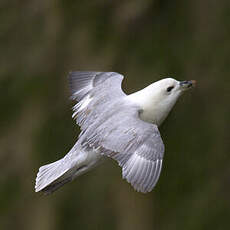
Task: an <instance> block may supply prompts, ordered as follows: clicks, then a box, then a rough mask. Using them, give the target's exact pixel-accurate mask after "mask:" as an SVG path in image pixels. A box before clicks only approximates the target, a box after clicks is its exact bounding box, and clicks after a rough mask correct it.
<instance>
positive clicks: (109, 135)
mask: <svg viewBox="0 0 230 230" xmlns="http://www.w3.org/2000/svg"><path fill="white" fill-rule="evenodd" d="M79 143H80V144H81V145H82V146H84V147H86V148H90V149H92V148H94V149H98V150H99V151H100V152H101V154H103V155H105V156H108V157H111V158H113V159H115V160H116V161H117V162H118V163H119V165H120V166H121V167H122V176H123V178H125V179H126V180H127V181H128V182H129V183H131V185H132V186H133V187H134V188H135V189H136V190H137V191H141V192H143V193H146V192H150V191H151V190H152V189H153V188H154V186H155V185H156V183H157V181H158V178H159V176H160V172H161V166H162V159H163V155H164V144H163V141H162V139H161V136H160V132H159V130H158V128H157V126H156V125H154V124H150V123H147V122H144V121H142V120H140V119H139V115H138V108H137V107H136V106H133V105H129V103H126V102H125V101H124V102H123V103H121V102H120V103H119V104H118V103H117V104H114V105H113V106H112V107H110V116H109V117H108V116H106V115H104V116H103V115H102V116H101V117H100V119H98V120H97V121H95V123H93V124H92V125H91V126H90V127H88V128H87V129H86V130H84V132H82V134H81V136H80V139H79Z"/></svg>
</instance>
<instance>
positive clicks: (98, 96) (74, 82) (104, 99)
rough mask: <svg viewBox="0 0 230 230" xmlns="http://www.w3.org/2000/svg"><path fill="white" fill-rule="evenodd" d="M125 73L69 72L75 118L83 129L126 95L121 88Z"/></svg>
mask: <svg viewBox="0 0 230 230" xmlns="http://www.w3.org/2000/svg"><path fill="white" fill-rule="evenodd" d="M123 78H124V77H123V75H121V74H118V73H115V72H84V71H76V72H71V73H70V74H69V84H70V89H71V93H72V96H71V98H72V99H73V100H76V101H77V102H78V103H77V104H76V105H75V106H74V107H73V111H74V113H73V116H72V117H73V118H75V119H76V121H77V124H78V125H80V126H81V129H85V127H88V126H89V125H90V124H92V123H93V122H94V121H95V120H96V119H97V118H98V116H99V115H100V113H101V112H102V111H103V110H104V108H106V107H107V105H108V104H111V102H112V101H114V100H116V99H118V98H119V97H122V96H126V94H125V93H124V92H123V91H122V89H121V83H122V80H123Z"/></svg>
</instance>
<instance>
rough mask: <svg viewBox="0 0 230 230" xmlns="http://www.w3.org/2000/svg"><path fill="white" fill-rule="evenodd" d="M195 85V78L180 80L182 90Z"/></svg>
mask: <svg viewBox="0 0 230 230" xmlns="http://www.w3.org/2000/svg"><path fill="white" fill-rule="evenodd" d="M195 85H196V81H195V80H191V81H180V87H181V89H183V90H187V89H190V88H192V87H195Z"/></svg>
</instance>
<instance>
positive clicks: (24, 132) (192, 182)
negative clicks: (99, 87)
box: [0, 0, 230, 230]
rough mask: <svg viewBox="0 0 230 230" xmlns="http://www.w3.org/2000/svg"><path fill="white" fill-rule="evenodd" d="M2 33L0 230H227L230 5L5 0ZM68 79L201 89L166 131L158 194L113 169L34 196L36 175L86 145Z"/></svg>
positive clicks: (128, 87) (0, 5)
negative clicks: (177, 83) (107, 78)
mask: <svg viewBox="0 0 230 230" xmlns="http://www.w3.org/2000/svg"><path fill="white" fill-rule="evenodd" d="M0 21H1V23H0V51H1V53H0V104H1V112H0V127H1V129H0V130H1V131H0V168H1V173H0V229H25V230H30V229H34V230H36V229H37V230H41V229H42V230H48V229H49V230H54V229H55V230H59V229H60V230H61V229H85V230H91V229H111V230H113V229H120V230H129V229H157V230H167V229H168V230H169V229H170V230H179V229H183V230H184V229H186V230H189V229H191V230H194V229H196V230H199V229H202V230H203V229H209V230H211V229H229V218H230V199H229V194H230V167H229V165H230V154H229V152H230V144H229V122H230V119H229V117H230V116H229V114H230V106H229V99H230V97H229V96H230V90H229V87H230V84H229V82H230V80H229V74H230V63H229V59H230V56H229V53H230V4H229V0H222V1H216V0H204V1H200V0H188V1H179V0H174V1H168V0H154V1H151V0H145V1H141V0H128V1H119V0H118V1H108V0H94V1H87V0H85V1H77V0H75V1H73V0H71V1H64V0H40V1H36V0H30V1H28V0H21V1H17V0H12V1H7V0H1V2H0ZM70 70H99V71H116V72H120V73H122V74H124V75H125V76H126V79H125V82H124V84H123V88H124V89H125V91H126V92H127V93H130V92H132V91H135V90H138V89H141V88H142V87H144V86H146V85H148V84H150V83H152V82H153V81H155V80H158V79H160V78H164V77H166V76H172V77H174V78H176V79H178V80H189V79H196V80H197V82H198V85H197V88H196V89H194V90H193V91H190V92H188V93H186V95H184V96H183V98H181V100H180V101H179V102H178V103H177V105H176V107H175V108H174V110H173V112H172V113H171V114H170V116H169V118H168V119H167V121H166V122H165V123H164V125H163V126H162V127H161V128H160V130H161V133H162V137H163V139H164V142H165V144H166V153H165V159H164V165H163V171H162V174H161V177H160V180H159V182H158V184H157V186H156V188H155V189H154V190H153V192H151V193H149V194H146V195H143V194H140V193H137V192H135V191H133V189H132V188H131V186H130V185H129V184H128V183H126V182H125V181H123V180H122V179H121V169H120V168H119V167H118V166H117V164H116V163H115V162H113V161H110V162H109V163H108V164H106V165H102V166H101V167H100V168H98V169H95V170H94V171H91V172H90V173H88V174H87V175H84V176H82V177H79V178H78V179H77V180H76V181H75V182H73V183H71V184H70V185H66V186H65V187H63V189H61V190H59V191H57V192H56V193H54V194H53V195H51V196H42V195H41V194H36V193H35V192H34V189H33V187H34V179H35V176H36V173H37V169H38V167H39V166H40V165H42V164H45V163H48V162H51V161H55V160H57V159H58V158H61V157H62V156H63V155H64V154H65V153H66V152H67V151H68V150H69V149H70V148H71V146H72V145H73V144H74V142H75V141H76V138H77V136H78V133H79V129H78V127H77V126H76V125H75V123H74V121H73V120H72V119H71V106H72V103H71V102H70V101H69V100H68V97H69V91H68V82H67V74H68V72H69V71H70Z"/></svg>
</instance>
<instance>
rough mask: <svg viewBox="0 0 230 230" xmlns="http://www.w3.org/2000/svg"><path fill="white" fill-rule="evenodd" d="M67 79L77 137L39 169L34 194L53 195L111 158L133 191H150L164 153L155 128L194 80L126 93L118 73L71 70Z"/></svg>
mask: <svg viewBox="0 0 230 230" xmlns="http://www.w3.org/2000/svg"><path fill="white" fill-rule="evenodd" d="M69 80H70V88H71V91H72V99H73V100H75V101H77V102H78V103H77V104H76V105H75V106H74V107H73V111H74V113H73V118H74V119H76V122H77V124H78V125H80V127H81V133H80V135H79V138H78V140H77V142H76V144H75V145H74V146H73V148H72V149H71V150H70V151H69V153H67V154H66V156H65V157H64V158H62V159H60V160H58V161H56V162H54V163H51V164H48V165H45V166H42V167H40V169H39V172H38V174H37V178H36V185H35V191H36V192H38V191H43V192H45V193H52V192H53V191H55V190H56V189H58V188H59V187H61V186H63V185H64V184H65V183H67V182H69V181H72V180H73V179H75V178H76V177H78V176H80V175H81V174H83V173H85V172H87V171H89V170H90V169H92V168H94V167H95V166H97V165H98V164H100V163H102V162H103V161H104V160H105V159H107V158H108V157H109V158H112V159H114V160H116V161H117V162H118V164H119V165H120V166H121V167H122V176H123V178H125V179H126V180H127V181H128V182H129V183H131V185H132V186H133V187H134V189H135V190H137V191H140V192H143V193H146V192H150V191H151V190H152V189H153V188H154V186H155V184H156V183H157V181H158V178H159V176H160V172H161V167H162V159H163V155H164V144H163V142H162V139H161V136H160V132H159V130H158V126H159V125H160V124H161V123H162V122H163V121H164V119H165V118H166V117H167V115H168V113H169V112H170V110H171V109H172V107H173V106H174V104H175V103H176V101H177V99H178V97H179V96H180V95H181V94H182V92H183V91H185V90H186V89H188V88H190V87H191V86H193V85H194V81H184V82H179V81H176V80H174V79H172V78H166V79H162V80H160V81H157V82H155V83H153V84H151V85H149V86H147V87H146V88H144V89H143V90H140V91H138V92H136V93H133V94H130V95H126V94H125V93H124V92H123V91H122V90H121V82H122V80H123V76H122V75H120V74H118V73H113V72H72V73H70V76H69Z"/></svg>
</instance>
